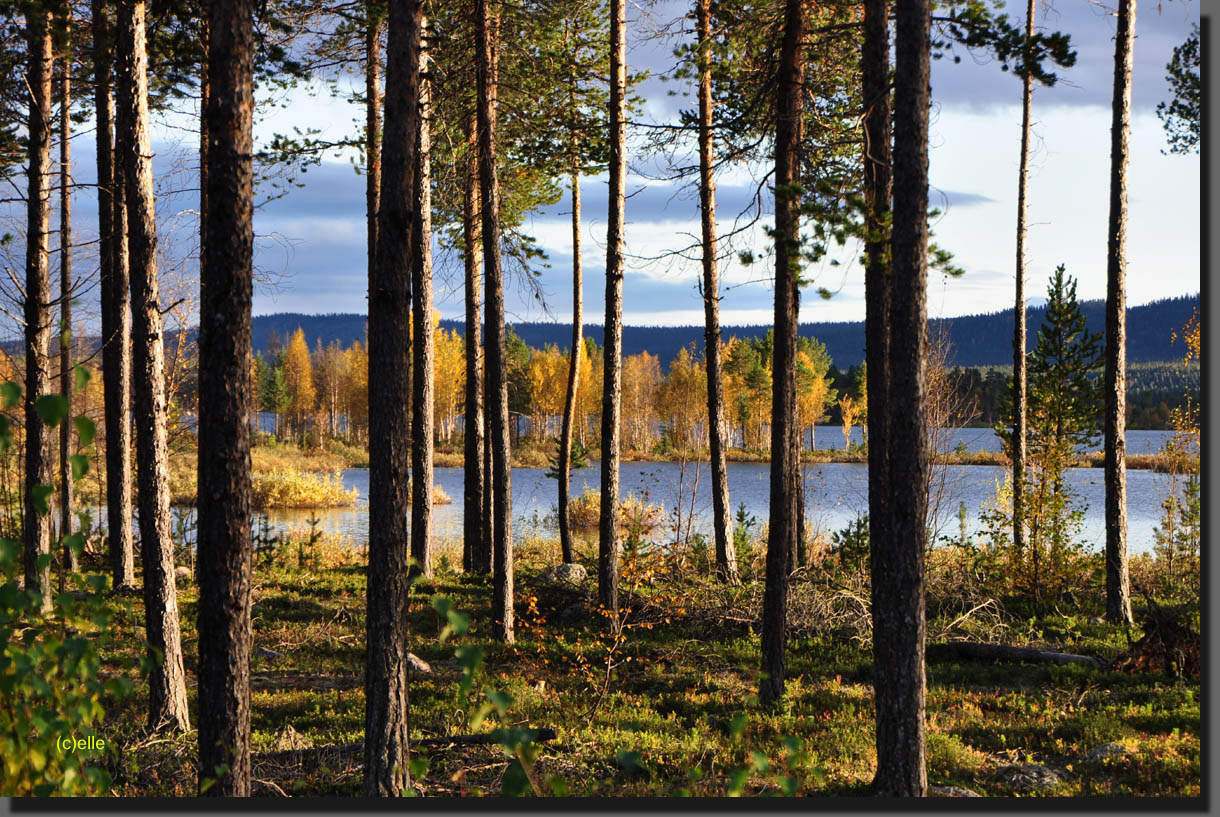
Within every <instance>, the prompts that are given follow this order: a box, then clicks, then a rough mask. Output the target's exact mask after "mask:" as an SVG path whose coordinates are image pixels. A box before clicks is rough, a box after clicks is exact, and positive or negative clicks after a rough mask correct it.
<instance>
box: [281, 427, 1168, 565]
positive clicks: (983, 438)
mask: <svg viewBox="0 0 1220 817" xmlns="http://www.w3.org/2000/svg"><path fill="white" fill-rule="evenodd" d="M953 432H954V434H955V435H957V436H956V438H951V442H950V447H952V446H954V445H956V440H957V439H962V440H963V442H965V443H966V445H967V447H968V448H970V449H971V450H994V449H990V448H988V447H987V446H989V445H990V444H992V443H993V442H994V443H995V445H996V446H997V448H998V441H995V435H994V433H992V432H991V431H990V430H989V429H954V430H953ZM835 434H837V437H838V440H837V441H838V443H839V447H840V448H841V447H842V442H843V434H842V429H840V428H835V427H826V428H825V429H819V430H818V437H819V438H820V439H817V440H816V441H817V443H818V447H823V446H826V447H829V446H828V445H826V443H828V442H829V441H830V440H832V439H833V437H834V435H835ZM1168 437H1169V433H1168V432H1156V431H1144V432H1129V433H1128V451H1129V452H1130V453H1153V452H1155V451H1159V450H1160V448H1161V446H1163V445H1164V442H1165V440H1166V439H1168ZM823 441H825V442H823ZM804 470H805V496H806V508H807V514H808V516H807V519H808V522H809V524H810V525H812V526H814V527H815V529H819V530H821V531H823V532H827V533H829V532H830V531H834V530H838V529H839V528H842V527H844V526H845V525H847V524H848V523H849V522H851V521H852V520H853V519H854V518H855V516H856V514H857V513H862V512H864V511H865V510H867V507H868V469H867V466H865V465H863V464H853V463H827V464H824V465H808V466H805V469H804ZM621 473H622V477H621V479H622V491H623V493H624V494H627V493H631V494H634V495H636V496H638V497H641V498H644V499H647V500H648V501H649V502H653V503H656V504H658V505H662V506H663V507H664V508H665V510H666V511H667V512H668V513H671V514H672V511H673V508H674V506H675V504H676V502H677V500H678V497H679V486H680V485H681V486H682V492H681V495H682V497H683V503H682V504H683V508H684V513H685V512H686V511H687V510H689V508H690V501H691V499H690V498H691V494H692V490H693V489H694V480H695V477H696V473H697V475H698V486H697V490H695V491H694V512H695V518H696V522H695V526H694V528H695V530H700V531H702V532H704V533H706V534H709V535H710V534H711V474H710V471H709V469H708V466H707V464H706V463H702V464H699V465H698V466H696V465H694V464H690V465H687V466H686V468H685V471H683V469H682V467H681V466H680V465H678V464H677V463H653V462H647V463H636V462H627V463H624V464H623V466H622V472H621ZM728 475H729V492H730V496H731V501H732V506H733V509H734V513H736V510H737V508H738V506H739V505H741V504H744V505H745V509H746V513H748V514H750V515H752V516H754V517H755V518H756V519H757V520H758V523H759V524H762V523H765V522H766V519H767V512H768V506H769V502H770V483H769V478H770V466H769V465H768V464H767V463H729V467H728ZM1006 475H1007V469H1006V468H1003V467H1000V466H987V465H972V466H967V465H959V466H948V467H947V468H946V469H944V472H943V477H942V479H943V482H942V485H943V488H942V489H941V490H940V491H939V492H936V491H934V493H940V495H941V496H942V499H941V500H940V502H939V514H938V525H937V528H938V530H937V532H938V533H939V534H940V535H945V536H954V537H955V536H957V534H958V532H959V530H960V523H959V521H958V508H959V505H960V503H965V505H966V510H967V524H968V526H969V528H970V529H971V530H977V529H978V517H979V511H980V508H982V507H983V506H984V505H985V504H986V503H988V502H989V501H990V500H991V499H992V497H993V496H994V495H995V490H996V486H997V485H998V484H1001V483H1003V481H1004V478H1005V476H1006ZM1167 479H1168V478H1167V477H1166V476H1165V475H1164V474H1156V473H1154V472H1152V471H1145V470H1129V471H1128V472H1127V499H1128V507H1127V526H1128V543H1129V545H1128V546H1129V548H1130V550H1131V551H1132V552H1133V553H1138V552H1142V551H1150V550H1151V549H1152V544H1153V528H1154V527H1155V526H1156V524H1157V522H1158V519H1159V517H1160V513H1161V507H1160V505H1161V502H1162V500H1163V499H1164V497H1165V495H1166V493H1167V491H1168V482H1167ZM1102 480H1103V472H1102V469H1100V468H1074V469H1071V470H1069V471H1068V474H1067V483H1068V485H1069V487H1070V488H1071V490H1072V491H1073V492H1075V493H1076V495H1077V496H1078V497H1079V498H1080V501H1082V502H1083V503H1085V504H1087V505H1088V509H1087V511H1086V514H1085V519H1084V531H1083V534H1082V536H1083V539H1084V540H1085V541H1086V542H1087V543H1089V544H1091V545H1092V546H1094V547H1100V546H1101V545H1102V544H1103V543H1104V541H1105V528H1104V523H1105V504H1104V485H1103V481H1102ZM343 483H344V485H345V486H347V487H348V488H355V489H357V490H358V491H359V492H360V501H359V502H358V503H357V505H356V506H355V507H352V508H343V509H333V510H325V511H316V512H315V511H276V512H273V513H271V514H270V519H271V522H272V523H273V524H274V525H275V526H276V527H277V528H280V529H283V528H287V527H293V526H297V525H305V524H307V523H306V520H307V519H308V518H309V517H310V516H311V515H313V514H315V513H316V515H317V516H318V518H319V520H320V527H321V528H322V529H323V530H327V531H334V532H339V533H344V534H346V535H348V536H351V537H352V538H353V539H354V540H355V541H358V542H363V541H365V540H367V538H368V504H367V498H368V488H369V472H368V470H367V469H363V468H353V469H350V470H347V471H344V472H343ZM435 483H436V485H438V486H439V487H441V488H442V489H444V491H445V492H446V493H447V494H449V496H450V497H451V498H452V499H453V502H452V503H450V504H448V505H438V506H436V507H435V508H434V510H433V514H434V517H433V519H434V524H435V525H436V533H437V535H438V536H439V537H441V538H443V539H451V540H460V539H461V535H462V469H461V468H437V469H436V471H435ZM599 484H600V480H599V473H598V466H597V465H596V464H595V465H593V466H591V467H589V468H582V469H577V470H575V471H573V472H572V493H573V495H578V494H579V493H580V492H581V491H582V490H586V489H587V490H592V491H596V490H597V489H598V486H599ZM512 489H513V490H512V493H513V518H514V530H515V531H516V533H517V534H518V535H522V534H526V533H542V534H555V535H557V534H556V528H555V523H554V511H555V507H556V504H557V500H556V497H557V491H558V487H557V483H556V481H555V480H553V479H547V478H546V476H545V475H544V470H543V469H539V468H514V469H513V472H512ZM671 518H672V517H671Z"/></svg>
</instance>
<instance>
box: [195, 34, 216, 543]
mask: <svg viewBox="0 0 1220 817" xmlns="http://www.w3.org/2000/svg"><path fill="white" fill-rule="evenodd" d="M210 27H211V21H210V20H209V19H208V15H207V14H204V15H203V16H202V18H201V19H200V21H199V40H200V46H201V47H202V48H203V59H202V60H201V62H200V65H199V270H200V275H202V274H203V268H204V267H205V266H206V265H207V253H208V167H209V159H210V158H211V157H210V155H209V153H208V103H209V99H210V98H211V95H212V82H211V72H212V66H211V65H210V64H209V63H210V61H209V59H208V54H209V53H210V51H211V48H212V43H211V34H210ZM197 566H198V565H196V567H197Z"/></svg>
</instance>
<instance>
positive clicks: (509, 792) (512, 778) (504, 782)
mask: <svg viewBox="0 0 1220 817" xmlns="http://www.w3.org/2000/svg"><path fill="white" fill-rule="evenodd" d="M530 790H531V787H530V779H529V775H527V774H526V773H525V768H524V767H523V766H522V765H521V761H520V760H514V761H513V762H512V763H511V764H509V767H508V768H507V769H505V770H504V777H503V778H502V779H501V783H500V793H501V794H503V795H504V796H505V797H525V796H526V795H528V794H529V793H530Z"/></svg>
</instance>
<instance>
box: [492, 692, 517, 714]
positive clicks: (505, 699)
mask: <svg viewBox="0 0 1220 817" xmlns="http://www.w3.org/2000/svg"><path fill="white" fill-rule="evenodd" d="M487 700H489V701H491V704H492V706H494V707H495V708H496V711H497V712H499V713H500V717H501V718H502V717H504V716H505V715H506V714H507V713H508V707H509V706H510V705H511V704H512V702H513V696H512V695H509V694H508V693H507V692H501V691H500V690H498V689H492V690H489V691H488V692H487Z"/></svg>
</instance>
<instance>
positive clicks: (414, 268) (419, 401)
mask: <svg viewBox="0 0 1220 817" xmlns="http://www.w3.org/2000/svg"><path fill="white" fill-rule="evenodd" d="M427 25H428V23H427V18H426V17H421V19H420V26H421V27H422V28H423V29H424V30H425V32H426V30H427ZM421 41H423V42H425V43H426V41H427V35H426V33H425V34H422V35H421ZM416 59H417V60H418V61H419V65H418V66H416V67H414V68H413V70H414V72H416V73H418V74H419V75H420V80H419V103H418V104H419V113H418V115H417V117H416V120H415V121H416V128H417V133H416V137H415V139H416V145H417V149H416V152H415V181H414V185H413V187H414V189H413V194H414V196H415V215H416V217H415V219H414V220H413V221H412V222H411V240H412V241H413V242H414V247H413V248H412V251H411V279H412V289H413V290H414V291H415V300H414V301H413V302H412V317H413V319H414V326H415V338H414V342H413V343H412V344H411V350H412V355H413V357H414V365H413V366H412V369H413V372H414V378H413V381H412V385H411V389H412V392H413V396H414V399H413V401H412V402H413V404H414V410H413V413H412V416H411V491H412V502H411V558H412V559H414V561H415V569H416V570H418V571H419V572H421V573H422V574H423V575H425V576H431V575H432V436H433V426H434V423H433V417H432V409H433V406H432V394H433V392H434V390H435V382H434V380H435V376H436V351H435V336H434V333H433V331H432V186H431V185H432V180H431V158H430V156H429V152H430V150H431V133H430V131H429V127H430V126H429V123H428V117H429V116H430V115H431V113H430V105H431V92H430V89H429V83H428V76H427V70H428V69H427V66H428V56H427V46H426V45H425V46H424V47H423V48H421V49H420V53H419V54H418V55H417V56H416Z"/></svg>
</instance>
